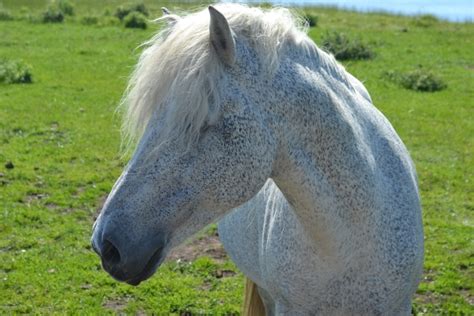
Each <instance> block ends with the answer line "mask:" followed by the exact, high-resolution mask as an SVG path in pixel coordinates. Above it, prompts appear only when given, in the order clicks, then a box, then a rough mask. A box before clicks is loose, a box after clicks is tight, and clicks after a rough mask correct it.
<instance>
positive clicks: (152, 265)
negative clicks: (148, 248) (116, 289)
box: [106, 248, 166, 286]
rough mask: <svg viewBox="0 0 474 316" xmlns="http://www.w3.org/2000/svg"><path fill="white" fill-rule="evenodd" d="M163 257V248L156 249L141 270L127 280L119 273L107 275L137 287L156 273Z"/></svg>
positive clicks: (112, 272) (111, 272)
mask: <svg viewBox="0 0 474 316" xmlns="http://www.w3.org/2000/svg"><path fill="white" fill-rule="evenodd" d="M165 257H166V255H165V253H164V251H163V248H160V249H158V250H157V251H155V253H154V254H153V255H152V256H151V258H150V259H149V260H148V262H147V264H146V265H145V267H144V268H143V270H142V271H141V272H140V273H138V274H137V275H135V276H133V277H131V278H127V277H126V276H125V275H123V274H121V273H114V271H109V273H110V275H111V276H112V277H113V278H114V279H116V280H118V281H121V282H125V283H127V284H130V285H133V286H137V285H139V284H140V283H141V282H143V281H145V280H147V279H149V278H150V277H151V276H152V275H153V274H154V273H155V272H156V270H157V269H158V267H159V266H160V265H161V263H163V260H164V259H165ZM106 270H108V269H106Z"/></svg>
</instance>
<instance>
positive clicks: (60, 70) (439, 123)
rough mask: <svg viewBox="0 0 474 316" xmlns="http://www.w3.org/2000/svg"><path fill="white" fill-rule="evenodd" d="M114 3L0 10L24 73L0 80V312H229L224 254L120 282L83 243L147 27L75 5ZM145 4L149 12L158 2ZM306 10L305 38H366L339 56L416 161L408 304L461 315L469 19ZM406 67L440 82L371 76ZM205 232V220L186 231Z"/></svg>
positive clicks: (473, 73) (7, 4) (3, 38)
mask: <svg viewBox="0 0 474 316" xmlns="http://www.w3.org/2000/svg"><path fill="white" fill-rule="evenodd" d="M0 2H1V3H3V7H4V8H6V9H8V10H10V12H11V14H12V15H13V16H22V15H28V14H29V15H31V16H37V15H39V14H40V12H41V11H42V10H44V8H45V7H46V4H47V2H46V1H26V0H0ZM119 2H120V1H101V2H99V1H92V0H83V1H80V2H79V3H78V4H76V8H75V9H76V15H75V16H74V17H67V18H66V21H65V22H64V23H58V24H43V23H38V22H34V21H33V22H32V21H30V20H31V19H30V20H29V19H27V18H21V19H17V18H15V19H13V20H11V21H0V58H4V59H8V60H22V61H24V62H25V63H27V64H29V65H30V66H31V71H32V76H33V83H32V84H9V85H7V84H0V163H1V164H0V199H1V200H0V201H1V202H0V203H1V204H0V217H1V220H0V236H1V238H0V293H1V294H0V314H16V313H34V314H105V313H121V312H123V313H130V314H135V313H141V312H144V313H147V314H151V313H152V312H154V313H155V314H176V315H180V314H181V315H183V314H185V315H189V313H192V314H204V313H205V314H231V313H235V314H238V313H239V311H240V305H241V301H242V291H243V277H242V275H241V274H240V273H239V272H238V270H237V269H236V267H235V266H234V265H233V264H232V263H231V262H230V261H228V260H227V259H226V258H220V259H218V258H216V256H212V255H209V256H201V257H199V258H197V259H195V260H191V261H188V260H190V259H189V258H183V259H181V260H171V261H169V262H168V263H166V264H165V265H164V266H163V267H161V268H160V269H159V271H158V272H157V273H156V275H155V276H154V277H153V278H151V279H150V280H149V281H147V282H145V283H143V284H142V285H140V286H139V287H137V288H134V287H131V286H128V285H124V284H120V283H117V282H116V281H114V280H113V279H112V278H111V277H109V276H108V275H107V274H106V273H105V272H104V271H103V270H102V269H101V267H100V263H99V259H98V257H97V256H96V255H95V254H94V253H93V252H92V251H91V249H90V246H89V240H90V234H91V226H92V223H93V219H94V217H95V216H96V214H97V211H98V208H99V206H100V204H101V201H103V198H104V196H105V195H106V194H107V193H108V191H109V190H110V188H111V186H112V184H113V182H114V181H115V179H116V178H117V177H118V175H119V174H120V172H121V169H122V167H123V165H124V162H123V161H122V160H121V159H120V156H119V145H120V138H119V137H120V133H119V125H120V118H119V117H118V116H117V115H116V114H115V112H114V111H115V109H116V106H117V104H118V102H119V100H120V97H121V94H122V92H123V90H124V88H125V85H126V81H127V77H128V75H129V73H130V72H131V69H132V67H133V65H134V63H135V62H136V59H137V56H138V54H139V52H140V50H139V49H136V47H137V46H138V45H139V44H140V43H141V42H143V41H144V40H145V39H147V38H149V37H150V36H151V34H153V32H155V31H156V27H155V26H150V27H149V28H148V29H147V30H138V29H126V28H124V27H123V26H121V25H119V24H115V25H101V24H99V25H84V24H82V23H81V16H85V15H94V16H100V15H102V14H103V12H104V10H106V9H107V8H108V9H109V12H112V13H113V12H114V10H115V8H116V7H117V5H118V3H119ZM31 3H33V4H31ZM146 3H147V5H148V7H149V8H150V9H151V12H152V15H153V16H159V15H160V13H159V8H160V6H162V3H164V2H163V1H161V3H160V2H159V1H151V0H150V1H146ZM170 3H171V2H170ZM170 3H168V4H167V5H168V6H170V7H173V6H176V4H174V5H173V4H170ZM201 3H203V2H201ZM22 7H23V8H22ZM178 7H179V6H178ZM313 13H314V14H315V15H317V16H318V26H317V27H314V28H311V30H310V32H309V34H310V36H311V37H312V38H313V39H314V40H315V42H316V43H320V42H321V40H322V38H323V37H324V35H325V34H326V32H327V31H342V32H345V33H346V34H348V36H350V37H355V38H360V39H361V40H362V41H364V42H366V43H368V45H370V46H371V47H372V49H373V51H374V52H375V57H374V58H373V59H371V60H360V61H345V62H344V64H345V66H346V68H347V69H348V70H349V71H350V72H351V73H353V74H354V75H355V76H356V77H358V78H359V79H361V80H362V81H363V82H364V83H365V85H366V87H367V88H368V90H369V92H370V93H371V95H372V98H373V100H374V104H375V105H376V106H377V107H378V108H379V109H380V110H381V111H382V112H383V113H384V114H385V115H386V116H387V117H388V118H389V119H390V121H391V122H392V124H393V125H394V127H395V129H396V130H397V131H398V133H399V134H400V136H401V137H402V139H403V140H404V142H405V143H406V145H407V147H408V148H409V150H410V152H411V154H412V157H413V159H414V161H415V163H416V165H417V170H418V176H419V181H420V188H421V195H422V204H423V218H424V225H425V241H426V254H425V274H424V279H423V281H422V283H421V285H420V288H419V290H418V293H417V296H416V298H415V300H414V305H413V306H414V313H415V314H418V315H472V314H474V293H473V280H474V272H473V267H474V245H473V237H474V227H473V226H474V222H473V219H474V216H473V210H474V204H473V198H474V185H473V181H474V177H473V170H474V163H473V148H474V25H473V24H472V23H471V24H454V23H447V22H442V21H437V20H435V19H432V18H408V17H401V16H392V15H387V14H359V13H353V12H347V11H337V10H335V9H327V8H326V9H314V10H313ZM420 67H421V68H422V69H427V70H430V71H432V72H433V73H435V74H436V75H438V76H439V77H440V78H442V79H443V80H444V82H445V83H446V84H447V88H446V89H444V90H442V91H439V92H434V93H427V92H417V91H412V90H407V89H404V88H402V87H400V86H398V85H397V84H395V83H393V82H391V81H389V80H387V77H386V76H384V73H386V72H388V71H395V72H407V71H412V70H415V69H419V68H420ZM8 162H11V164H9V163H8ZM12 165H13V168H11V167H12ZM212 234H214V230H213V229H212V228H211V229H208V230H207V231H206V232H204V233H202V234H201V235H200V238H209V237H208V236H209V235H212ZM178 257H179V254H178ZM178 257H176V258H178ZM176 258H174V259H176ZM192 259H194V257H192ZM186 313H188V314H186Z"/></svg>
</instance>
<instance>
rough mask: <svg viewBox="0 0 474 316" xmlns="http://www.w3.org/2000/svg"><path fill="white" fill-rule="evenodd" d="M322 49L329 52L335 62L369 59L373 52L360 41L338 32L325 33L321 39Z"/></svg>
mask: <svg viewBox="0 0 474 316" xmlns="http://www.w3.org/2000/svg"><path fill="white" fill-rule="evenodd" d="M321 46H322V47H323V48H324V49H326V50H327V51H328V52H331V53H332V54H333V55H334V57H336V59H337V60H348V59H370V58H372V57H374V52H373V51H372V50H371V49H370V48H369V47H368V46H367V44H364V43H363V42H361V41H360V40H357V39H351V38H349V37H348V36H347V35H346V34H344V33H340V32H327V33H326V35H325V36H324V37H323V40H322V45H321Z"/></svg>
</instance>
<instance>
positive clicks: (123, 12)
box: [115, 3, 149, 21]
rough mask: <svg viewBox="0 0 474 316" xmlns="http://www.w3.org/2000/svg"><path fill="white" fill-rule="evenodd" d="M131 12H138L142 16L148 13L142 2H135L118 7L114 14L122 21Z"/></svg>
mask: <svg viewBox="0 0 474 316" xmlns="http://www.w3.org/2000/svg"><path fill="white" fill-rule="evenodd" d="M132 12H138V13H141V14H142V15H144V16H148V15H149V12H148V9H147V8H146V6H145V4H144V3H135V4H127V5H124V6H120V7H118V8H117V10H116V11H115V16H116V17H117V18H119V20H121V21H122V20H124V19H125V17H127V16H128V15H129V14H130V13H132Z"/></svg>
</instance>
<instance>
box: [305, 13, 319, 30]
mask: <svg viewBox="0 0 474 316" xmlns="http://www.w3.org/2000/svg"><path fill="white" fill-rule="evenodd" d="M304 19H305V20H306V22H308V25H309V26H310V27H315V26H318V16H317V15H314V14H311V13H305V14H304Z"/></svg>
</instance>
